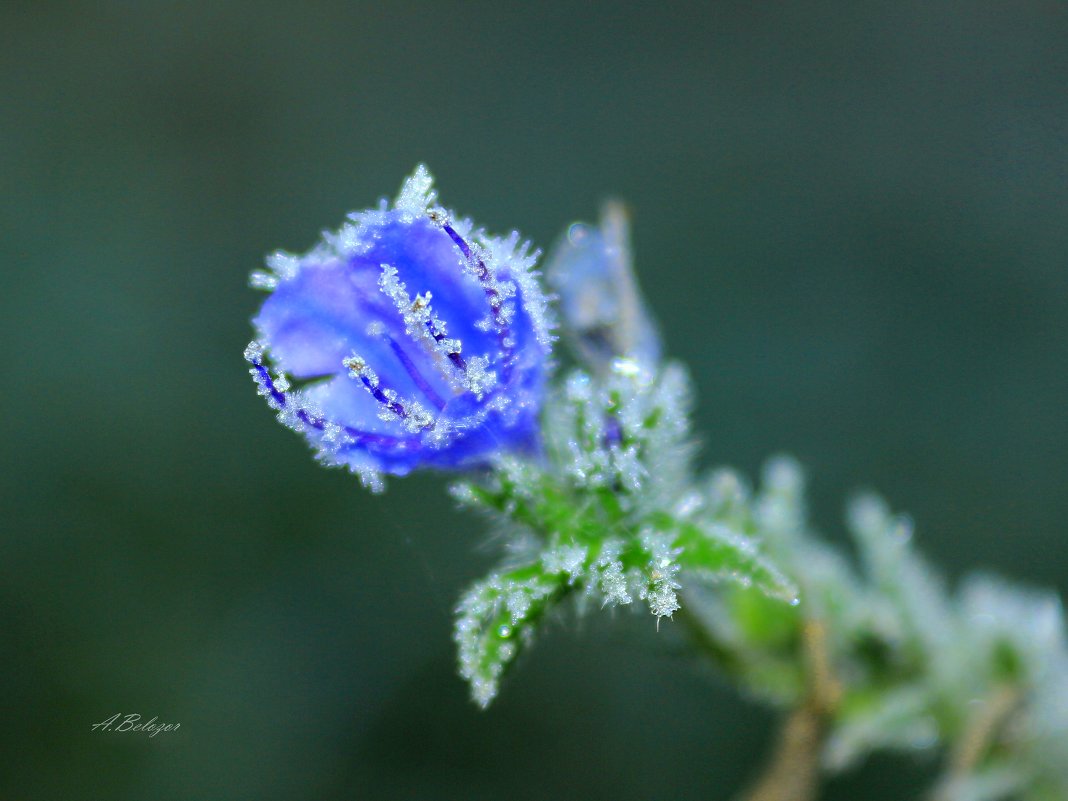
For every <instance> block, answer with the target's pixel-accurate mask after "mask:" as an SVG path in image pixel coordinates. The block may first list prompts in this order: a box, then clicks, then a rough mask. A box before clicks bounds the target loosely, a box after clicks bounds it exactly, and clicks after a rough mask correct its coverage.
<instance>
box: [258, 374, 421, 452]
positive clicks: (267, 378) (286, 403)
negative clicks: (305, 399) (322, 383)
mask: <svg viewBox="0 0 1068 801" xmlns="http://www.w3.org/2000/svg"><path fill="white" fill-rule="evenodd" d="M251 364H252V367H253V369H254V370H255V371H256V373H257V374H258V375H259V377H260V380H261V381H262V382H263V386H264V388H265V389H266V390H267V392H268V394H270V396H271V398H272V400H274V401H275V403H277V404H278V406H279V407H280V408H283V409H287V408H290V402H291V399H290V397H289V396H288V395H287V394H286V393H285V392H282V390H280V389H278V387H277V386H276V385H275V383H274V379H273V378H272V377H271V371H270V370H268V369H267V368H266V367H265V366H264V364H263V363H262V362H258V361H253V362H251ZM294 414H295V415H296V417H297V419H298V420H300V421H301V422H302V423H304V424H305V425H309V426H311V427H312V428H314V429H316V430H317V431H324V430H325V429H326V427H327V426H328V425H337V427H338V428H340V429H341V430H342V431H344V432H345V434H347V435H348V436H349V437H351V438H352V440H353V442H352V443H351V444H352V445H378V446H381V447H387V448H397V449H401V450H405V449H407V448H409V447H411V446H412V445H414V444H415V443H414V442H412V441H411V440H408V439H399V438H397V437H390V436H388V435H384V434H372V433H371V432H369V431H361V430H360V429H357V428H352V427H351V426H343V425H338V424H337V423H334V422H332V421H330V420H327V419H326V418H325V417H322V416H314V415H312V414H309V412H308V410H307V409H305V408H303V407H297V408H296V410H295V411H294Z"/></svg>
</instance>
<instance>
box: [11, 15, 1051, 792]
mask: <svg viewBox="0 0 1068 801" xmlns="http://www.w3.org/2000/svg"><path fill="white" fill-rule="evenodd" d="M0 31H2V32H0V41H2V43H3V46H2V47H0V98H2V107H0V172H2V178H0V180H2V186H3V197H4V210H3V213H2V215H0V253H2V257H3V271H4V272H3V275H4V280H3V290H2V291H0V331H2V336H3V339H2V343H3V354H4V357H5V359H4V361H5V364H4V368H5V369H4V372H5V381H4V389H3V400H4V414H3V415H2V416H0V442H2V449H0V452H2V454H3V463H2V465H0V467H2V484H0V502H2V522H0V524H2V535H0V549H2V553H0V618H2V624H0V649H2V653H0V665H2V667H0V671H2V676H3V681H2V687H0V703H2V707H0V708H2V711H3V725H2V726H0V749H2V753H3V758H2V759H0V797H2V798H5V799H83V798H84V799H97V798H111V799H140V798H153V799H160V800H164V799H176V800H179V799H180V800H181V801H187V800H188V799H215V798H219V799H223V798H225V799H228V800H230V801H240V800H241V799H257V801H264V800H265V799H267V800H269V799H287V801H288V800H293V801H299V800H300V799H334V798H337V799H342V798H345V799H377V798H383V799H385V798H389V799H405V798H411V799H497V798H509V799H560V798H575V799H609V798H611V799H648V798H663V799H716V798H722V799H727V798H729V797H730V796H731V795H732V794H733V793H734V792H735V791H736V790H737V789H738V787H739V786H740V785H741V783H742V782H743V781H744V779H745V777H746V776H747V775H749V773H750V772H751V770H752V769H753V768H754V767H755V766H756V764H757V762H758V760H759V758H760V755H761V754H762V753H763V748H764V744H765V742H766V739H767V737H768V734H769V731H770V729H771V726H772V725H773V719H772V717H771V716H770V715H769V714H768V713H766V712H764V711H763V710H761V709H760V708H759V707H757V706H756V705H754V704H752V703H750V702H749V701H746V700H744V699H739V698H738V697H737V696H736V695H735V694H734V693H733V692H732V691H731V689H730V688H729V687H727V686H725V685H724V684H723V683H722V682H720V681H719V680H718V679H717V678H716V676H715V675H714V674H711V673H708V672H706V671H704V670H703V669H702V668H700V667H699V666H697V665H696V664H694V663H693V662H692V661H691V660H690V658H689V657H688V656H687V655H686V654H685V653H684V652H683V651H682V650H681V648H680V641H679V640H678V639H677V638H676V637H675V636H674V635H673V634H672V632H671V631H670V625H669V626H666V627H664V626H662V627H661V628H662V631H661V633H660V635H658V634H657V633H656V631H655V628H654V626H653V623H652V619H651V618H649V617H648V616H640V617H631V616H630V615H627V614H622V615H617V616H615V617H614V618H610V617H608V616H605V617H592V618H589V619H587V620H585V621H582V622H578V623H576V622H574V621H568V620H563V621H561V622H560V623H558V624H557V625H555V626H554V627H553V630H552V631H551V633H550V634H549V635H548V636H547V637H545V638H544V639H543V640H541V641H540V643H539V645H538V647H537V648H535V649H534V650H533V651H532V652H530V653H529V654H528V655H527V657H526V658H525V659H524V660H523V661H522V663H521V664H520V666H519V668H518V670H517V671H516V672H515V673H513V675H512V678H511V680H510V681H509V683H508V684H507V685H506V688H505V691H504V694H503V696H502V697H501V699H500V701H499V703H498V704H497V705H496V706H495V707H494V708H492V709H491V710H490V711H489V712H487V713H479V712H478V711H476V709H475V708H474V707H473V706H472V705H471V704H469V703H468V701H467V700H466V692H465V688H464V686H463V685H462V684H461V682H460V680H459V679H458V678H456V677H455V675H454V671H453V653H452V647H451V643H450V641H449V623H450V608H451V605H452V604H453V602H454V599H455V598H456V597H457V594H458V592H459V591H460V589H461V588H462V587H463V586H464V584H465V583H466V582H468V581H470V580H472V579H474V578H476V577H477V576H479V575H480V573H481V572H482V571H483V570H484V569H485V568H486V566H487V565H488V564H490V563H491V561H492V560H493V558H494V554H493V552H492V549H488V548H486V547H485V545H484V542H483V540H484V536H483V532H482V525H481V522H480V521H478V520H475V519H474V518H471V517H467V516H465V515H463V514H461V513H459V512H456V511H454V510H453V509H452V507H451V505H450V503H449V501H448V500H447V499H446V498H445V496H444V492H443V489H444V483H445V482H444V480H443V479H442V478H441V477H438V476H416V477H412V478H410V479H406V480H403V481H394V482H392V485H391V488H390V491H389V493H388V494H387V495H386V496H385V497H384V498H376V497H371V496H369V495H368V494H366V493H365V492H363V491H362V490H361V489H359V488H358V487H357V486H356V484H355V482H354V481H353V480H352V478H351V477H349V476H347V475H345V474H343V473H341V472H336V471H335V472H330V471H325V470H322V469H320V468H319V467H318V466H316V465H315V464H314V463H313V462H312V460H311V459H310V458H309V455H308V452H307V450H306V448H305V446H304V444H303V442H302V441H301V440H300V439H299V438H298V437H297V436H295V435H293V434H292V433H291V432H289V431H287V430H284V429H283V428H281V427H280V426H278V425H277V424H276V423H275V422H274V421H273V419H272V416H271V414H270V413H269V412H268V410H267V409H266V408H265V406H264V404H263V403H262V402H261V401H260V399H259V398H257V397H256V395H255V393H254V392H253V388H252V385H251V382H250V381H249V379H248V376H247V373H246V369H245V365H244V364H243V362H242V360H241V351H242V348H243V347H244V345H245V343H246V342H247V341H248V339H249V337H250V333H251V332H250V327H249V324H248V320H249V317H250V316H251V314H252V313H253V312H254V310H255V308H256V306H257V303H258V302H259V297H258V296H257V294H256V293H254V292H253V291H251V290H250V289H248V288H247V286H246V276H247V274H248V272H249V271H250V270H251V269H254V268H256V267H258V266H259V265H260V264H261V260H262V257H263V255H264V254H265V253H266V252H268V251H270V250H273V249H275V248H287V249H292V250H301V249H304V248H306V247H308V246H310V245H311V244H312V243H313V241H314V239H315V237H316V236H317V233H318V231H319V230H320V229H321V228H323V227H327V226H330V227H333V226H335V225H337V224H338V223H339V222H340V221H341V220H342V218H343V215H344V213H345V212H346V211H348V210H350V209H353V208H360V207H364V206H367V205H370V204H372V203H373V202H374V201H375V200H376V199H377V198H378V197H380V196H382V195H392V194H393V193H394V192H395V191H396V189H397V188H398V186H399V184H400V182H401V179H402V178H403V177H404V176H405V175H406V174H407V173H408V172H409V171H410V170H411V169H412V167H413V166H414V165H415V164H416V163H417V162H419V161H425V162H427V163H428V164H429V165H430V167H431V169H432V170H433V171H434V172H435V174H436V176H437V178H438V180H439V184H440V188H441V190H442V194H443V198H444V200H445V202H446V203H447V204H449V205H452V206H454V207H456V208H457V209H459V210H461V211H462V212H464V213H467V214H470V215H472V216H474V217H475V218H476V219H478V220H479V221H480V222H482V223H483V224H485V225H487V226H488V227H489V228H491V229H496V230H506V229H509V228H511V227H518V228H520V229H521V230H522V231H523V232H524V234H525V235H527V236H529V237H531V238H533V239H534V240H535V241H536V242H537V243H539V244H541V245H543V246H548V245H549V244H550V243H551V242H552V241H553V240H554V239H555V237H556V236H557V235H558V233H559V232H560V231H562V230H563V229H564V227H565V226H566V225H567V224H568V223H570V222H572V221H574V220H576V219H582V218H587V219H588V218H591V217H593V216H594V215H595V214H596V210H597V207H598V205H599V202H600V200H601V198H602V197H604V196H605V195H606V194H613V195H615V196H618V197H621V198H624V199H625V200H627V201H628V202H629V204H630V206H631V208H632V210H633V215H634V226H635V227H634V241H635V247H636V255H637V263H638V266H639V271H640V278H641V281H642V283H643V284H644V286H645V288H646V290H647V292H648V295H649V298H650V303H651V305H652V307H653V309H655V311H656V313H657V315H658V317H659V319H660V321H661V324H662V329H663V334H664V337H665V339H666V343H667V346H668V348H669V350H670V351H671V352H672V353H673V354H675V355H676V356H677V357H679V358H680V359H682V360H684V361H685V362H686V363H687V364H689V366H690V367H691V369H692V371H693V375H694V379H695V382H696V385H697V389H698V393H699V407H698V411H697V415H696V425H697V427H698V429H699V431H700V432H701V435H702V439H703V442H704V444H705V447H704V450H703V456H702V459H703V461H704V463H705V464H707V465H712V464H720V463H726V464H731V465H735V466H737V467H739V468H741V469H743V470H744V471H746V472H747V473H749V474H750V475H752V474H753V473H755V472H756V471H757V470H758V469H759V466H760V464H761V462H762V461H763V460H764V459H765V458H766V457H767V456H768V455H770V454H772V453H774V452H778V451H788V452H790V453H792V454H794V455H796V456H797V457H798V458H799V459H800V460H801V461H802V462H803V463H804V464H805V465H806V466H807V468H808V470H809V475H810V478H811V482H812V510H813V514H814V516H815V518H816V520H817V522H818V524H819V526H820V527H821V529H822V530H823V531H824V532H826V535H827V536H828V537H830V538H832V539H841V538H842V524H841V516H842V515H841V510H842V503H843V499H844V498H845V497H846V496H847V495H848V493H850V492H851V491H852V490H854V489H856V488H858V487H864V486H873V487H876V488H878V489H880V490H881V491H882V492H883V493H884V494H885V495H886V496H887V497H888V498H889V499H890V500H891V502H892V503H893V504H894V505H895V507H897V508H902V509H906V510H909V511H910V512H911V513H912V514H913V515H914V517H915V519H916V520H917V523H918V532H919V533H918V536H919V541H920V543H921V544H922V546H923V547H925V549H926V551H927V553H928V554H929V555H930V556H931V557H932V558H933V559H934V560H935V561H937V562H938V563H940V564H941V565H943V566H944V567H945V568H946V569H947V571H948V573H949V574H950V575H951V576H959V575H960V574H961V573H962V572H964V571H967V570H972V569H996V570H998V571H1001V572H1004V573H1005V574H1008V575H1011V576H1014V577H1019V578H1025V579H1028V580H1030V581H1033V582H1035V583H1037V584H1039V585H1043V586H1046V587H1052V588H1055V589H1057V590H1059V591H1061V592H1062V593H1063V592H1065V591H1068V538H1066V537H1065V533H1066V521H1068V492H1066V479H1068V415H1066V413H1065V412H1066V404H1068V378H1066V373H1065V367H1066V365H1068V336H1066V334H1068V269H1066V267H1068V262H1066V254H1068V12H1066V7H1065V5H1064V4H1063V3H1059V2H1015V3H993V2H968V3H954V2H944V3H930V2H920V1H918V0H917V1H915V2H910V1H909V0H905V1H901V0H898V2H884V3H866V2H837V3H831V2H822V3H773V4H752V3H748V2H723V3H707V4H687V3H670V4H666V3H665V4H647V5H640V4H626V3H623V4H620V3H616V4H604V5H592V4H589V5H587V4H580V3H571V4H556V3H529V4H519V3H514V4H513V3H500V2H492V3H474V2H471V3H449V2H434V3H409V2H389V3H384V2H379V3H364V2H352V3H344V2H333V3H324V2H305V3H291V4H287V3H278V2H273V3H272V2H256V3H252V2H220V1H219V0H216V1H215V2H183V3H176V2H140V3H138V2H107V1H105V0H96V1H95V2H83V3H53V2H47V0H39V1H38V2H33V3H20V2H12V3H5V4H3V6H2V7H0ZM665 629H666V630H665ZM117 712H121V713H123V714H128V713H140V714H142V715H143V716H145V717H146V718H148V717H151V716H153V715H155V716H158V717H159V719H161V720H164V721H174V722H179V723H180V724H181V729H180V730H179V732H177V733H174V734H170V735H159V736H157V737H156V738H153V739H148V738H146V737H138V736H132V735H128V734H127V735H116V734H111V735H103V734H100V733H94V732H92V731H90V728H89V727H90V725H91V724H92V723H94V722H98V721H100V720H103V719H104V718H106V717H108V716H110V715H112V714H114V713H117ZM932 768H933V766H932V765H931V764H930V763H929V762H924V761H923V760H917V759H915V758H911V757H885V758H880V759H878V760H876V761H874V762H872V763H869V764H868V765H866V766H864V767H863V768H862V769H860V770H858V771H856V772H853V773H851V774H848V775H846V776H844V777H842V778H840V779H837V780H835V781H833V782H832V783H831V784H830V785H829V787H828V791H827V794H826V798H828V799H839V800H842V801H844V799H855V798H861V797H862V798H865V799H873V800H874V799H882V798H886V799H891V798H893V799H899V798H903V797H914V796H915V789H916V787H917V782H920V781H921V780H923V779H924V778H925V777H926V776H928V775H929V774H930V773H931V771H932Z"/></svg>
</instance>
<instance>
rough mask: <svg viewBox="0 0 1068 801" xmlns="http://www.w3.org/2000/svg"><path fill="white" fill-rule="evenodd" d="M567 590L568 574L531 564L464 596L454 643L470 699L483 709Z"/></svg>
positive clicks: (494, 577) (498, 575) (486, 581)
mask: <svg viewBox="0 0 1068 801" xmlns="http://www.w3.org/2000/svg"><path fill="white" fill-rule="evenodd" d="M566 587H567V574H566V571H559V572H551V571H549V570H547V569H545V567H544V566H543V565H542V564H540V563H536V564H530V565H526V566H524V567H520V568H517V569H514V570H510V571H507V572H502V573H494V574H492V575H490V576H489V577H488V578H486V579H484V580H483V581H480V582H478V583H477V584H475V585H474V586H472V587H471V588H469V589H468V590H467V592H466V593H464V595H463V597H462V598H461V599H460V603H459V604H458V606H457V607H456V622H455V626H454V629H453V639H454V640H455V641H456V645H457V647H458V649H459V663H460V675H461V676H462V677H463V678H464V679H465V680H466V681H467V682H468V684H469V685H470V687H471V697H472V699H473V700H474V701H475V702H476V703H477V704H478V705H479V706H481V707H483V708H485V707H486V706H488V705H489V703H490V701H492V700H493V698H494V697H495V696H496V695H497V690H498V688H499V687H500V681H501V677H502V675H503V674H504V671H505V669H506V668H507V667H508V665H509V664H511V662H512V661H513V660H514V659H515V658H516V656H518V654H519V651H520V649H522V648H524V647H526V646H527V645H529V644H530V642H531V641H532V639H533V637H534V631H535V628H536V626H537V623H538V621H539V620H540V619H541V617H542V616H543V615H544V613H545V612H546V611H547V609H548V608H549V607H550V606H551V605H552V604H553V603H554V602H555V601H556V600H558V598H559V596H560V595H562V593H563V591H564V590H565V589H566Z"/></svg>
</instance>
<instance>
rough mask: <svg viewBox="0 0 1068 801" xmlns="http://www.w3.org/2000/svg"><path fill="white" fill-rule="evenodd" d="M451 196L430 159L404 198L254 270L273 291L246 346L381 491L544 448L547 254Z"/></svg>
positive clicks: (300, 416) (316, 442)
mask: <svg viewBox="0 0 1068 801" xmlns="http://www.w3.org/2000/svg"><path fill="white" fill-rule="evenodd" d="M435 199H436V193H435V192H434V191H433V190H432V179H431V177H430V174H429V173H428V172H427V170H426V168H425V167H423V166H420V167H418V168H417V169H416V171H415V173H414V174H413V175H412V176H411V177H410V178H409V179H408V180H407V181H406V182H405V184H404V186H403V188H402V189H401V192H400V195H398V197H397V199H396V201H395V202H394V204H393V205H392V207H390V206H389V205H388V203H387V202H386V201H385V200H383V201H382V202H381V203H380V205H379V207H378V208H377V209H370V210H367V211H363V212H358V213H353V214H351V215H349V219H350V221H349V222H348V223H346V224H345V225H344V226H343V227H342V228H341V229H340V230H339V231H337V232H336V233H324V235H323V241H322V242H321V243H320V244H319V245H318V246H317V247H315V248H313V249H312V250H311V251H309V252H308V253H307V254H305V255H303V256H296V255H292V254H289V253H276V254H274V255H273V256H271V257H270V258H269V259H268V260H267V264H268V267H269V271H267V272H256V273H253V275H252V285H253V286H255V287H258V288H262V289H269V290H271V295H270V296H269V297H268V298H267V300H266V301H264V303H263V306H262V308H261V309H260V312H259V314H258V315H257V316H256V318H255V320H254V324H255V326H256V328H257V331H258V337H257V339H256V340H254V341H253V342H252V343H251V344H250V345H249V347H248V348H247V350H246V351H245V358H246V359H247V360H248V361H249V363H250V364H251V365H252V368H251V370H250V372H251V373H252V376H253V378H254V379H255V381H256V383H257V385H258V386H259V392H260V394H261V395H263V396H264V397H265V398H266V399H267V402H268V404H269V405H270V406H271V407H272V408H274V409H275V410H276V411H277V412H278V417H279V420H280V421H281V422H283V423H284V424H286V425H288V426H289V427H291V428H293V429H295V430H297V431H299V432H301V433H303V434H304V435H305V436H306V437H307V438H308V440H309V442H310V443H311V444H312V446H313V447H314V448H315V449H316V450H317V451H318V456H319V457H320V458H321V459H322V460H323V461H325V462H326V463H328V464H335V465H343V466H347V467H349V468H350V469H351V470H352V471H353V472H355V473H357V474H359V475H360V476H361V478H362V479H363V480H364V482H365V483H366V484H368V486H370V487H371V488H372V489H381V487H382V482H381V473H392V474H394V475H404V474H406V473H408V472H409V471H411V470H413V469H416V468H420V467H428V468H438V469H444V470H465V469H470V468H474V467H478V466H481V465H484V464H486V463H488V462H489V461H490V460H491V459H492V457H493V456H494V455H496V454H498V453H502V452H506V451H523V450H532V449H536V448H537V447H538V444H539V434H538V411H539V407H540V404H541V399H542V394H543V386H544V383H545V378H546V374H547V371H548V366H549V356H550V345H551V342H552V339H553V337H552V334H551V320H550V315H549V312H548V309H547V306H546V301H545V297H544V295H543V294H542V291H541V288H540V286H539V284H538V281H537V273H536V272H535V271H534V270H533V267H534V263H535V261H536V259H537V257H538V255H539V254H538V253H537V252H534V253H531V252H530V245H529V243H527V242H524V243H520V241H519V234H518V233H515V232H513V233H512V235H511V236H510V237H507V238H494V237H490V236H487V235H486V234H485V233H484V232H483V231H482V230H480V229H475V228H473V226H472V224H471V222H470V221H468V220H457V219H455V218H454V217H453V216H452V214H450V213H449V212H448V211H446V210H444V209H442V208H440V207H438V206H436V205H435ZM298 386H299V388H297V387H298Z"/></svg>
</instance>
